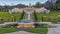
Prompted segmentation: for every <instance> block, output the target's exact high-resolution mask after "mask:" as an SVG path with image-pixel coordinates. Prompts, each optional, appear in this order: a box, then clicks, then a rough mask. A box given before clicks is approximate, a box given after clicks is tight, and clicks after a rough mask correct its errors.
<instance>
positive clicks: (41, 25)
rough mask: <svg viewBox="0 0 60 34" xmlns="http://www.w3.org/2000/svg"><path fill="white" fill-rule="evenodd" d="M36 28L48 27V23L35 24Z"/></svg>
mask: <svg viewBox="0 0 60 34" xmlns="http://www.w3.org/2000/svg"><path fill="white" fill-rule="evenodd" d="M35 27H36V28H47V27H48V25H47V24H35Z"/></svg>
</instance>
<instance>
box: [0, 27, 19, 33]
mask: <svg viewBox="0 0 60 34" xmlns="http://www.w3.org/2000/svg"><path fill="white" fill-rule="evenodd" d="M15 31H18V29H16V28H3V27H0V33H10V32H15Z"/></svg>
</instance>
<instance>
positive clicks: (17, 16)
mask: <svg viewBox="0 0 60 34" xmlns="http://www.w3.org/2000/svg"><path fill="white" fill-rule="evenodd" d="M12 16H13V17H12ZM20 17H21V13H14V14H10V13H9V12H0V19H4V20H7V19H9V20H12V19H16V20H20Z"/></svg>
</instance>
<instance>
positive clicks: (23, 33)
mask: <svg viewBox="0 0 60 34" xmlns="http://www.w3.org/2000/svg"><path fill="white" fill-rule="evenodd" d="M7 34H34V33H29V32H25V31H18V32H12V33H7Z"/></svg>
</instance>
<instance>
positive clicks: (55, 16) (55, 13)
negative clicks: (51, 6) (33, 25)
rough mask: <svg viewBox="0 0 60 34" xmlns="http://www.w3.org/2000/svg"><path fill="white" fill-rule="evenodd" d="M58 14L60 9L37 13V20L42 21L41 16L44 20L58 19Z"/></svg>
mask: <svg viewBox="0 0 60 34" xmlns="http://www.w3.org/2000/svg"><path fill="white" fill-rule="evenodd" d="M58 14H60V11H51V12H50V13H49V14H41V13H40V14H39V13H37V18H38V21H42V17H43V19H44V20H59V19H60V17H58ZM44 16H46V17H44Z"/></svg>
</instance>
